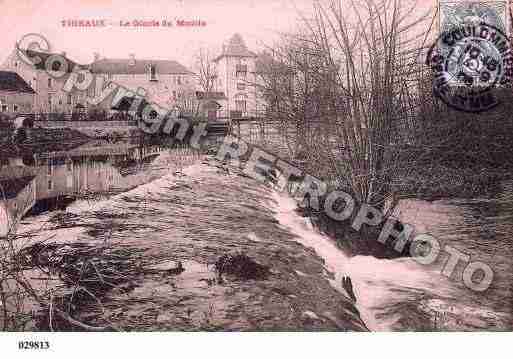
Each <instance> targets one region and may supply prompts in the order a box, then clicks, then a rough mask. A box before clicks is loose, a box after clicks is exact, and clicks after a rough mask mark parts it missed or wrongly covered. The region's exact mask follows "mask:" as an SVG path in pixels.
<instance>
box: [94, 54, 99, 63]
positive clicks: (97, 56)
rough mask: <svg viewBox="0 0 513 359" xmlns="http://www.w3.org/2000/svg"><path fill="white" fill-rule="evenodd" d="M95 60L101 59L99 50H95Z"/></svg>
mask: <svg viewBox="0 0 513 359" xmlns="http://www.w3.org/2000/svg"><path fill="white" fill-rule="evenodd" d="M93 55H94V61H95V62H96V61H99V60H100V53H99V52H95V53H94V54H93Z"/></svg>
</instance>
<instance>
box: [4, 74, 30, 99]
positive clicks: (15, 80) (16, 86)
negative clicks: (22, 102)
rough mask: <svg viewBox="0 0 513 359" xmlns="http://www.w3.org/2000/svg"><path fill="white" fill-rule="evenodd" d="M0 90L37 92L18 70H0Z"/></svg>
mask: <svg viewBox="0 0 513 359" xmlns="http://www.w3.org/2000/svg"><path fill="white" fill-rule="evenodd" d="M0 91H14V92H23V93H30V94H34V93H36V92H35V91H34V90H33V89H32V87H30V85H29V84H28V83H26V82H25V80H23V79H22V78H21V76H20V75H18V74H17V73H16V72H12V71H0Z"/></svg>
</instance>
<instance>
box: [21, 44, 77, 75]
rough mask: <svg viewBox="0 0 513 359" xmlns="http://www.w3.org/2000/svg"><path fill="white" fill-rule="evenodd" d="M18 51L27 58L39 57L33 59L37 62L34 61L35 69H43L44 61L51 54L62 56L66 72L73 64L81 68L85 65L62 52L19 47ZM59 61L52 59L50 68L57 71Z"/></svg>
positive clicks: (71, 69) (73, 66) (72, 67)
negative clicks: (65, 63) (65, 64)
mask: <svg viewBox="0 0 513 359" xmlns="http://www.w3.org/2000/svg"><path fill="white" fill-rule="evenodd" d="M19 51H21V52H23V53H25V55H26V56H27V57H28V58H29V59H31V60H32V59H34V60H36V59H37V58H38V57H39V59H40V60H39V61H37V60H36V61H34V62H37V63H34V66H35V67H36V69H38V70H45V69H46V68H45V64H46V61H47V60H48V58H49V57H51V56H60V57H61V58H64V60H65V61H66V62H67V64H68V67H67V68H66V72H72V71H73V69H74V68H75V66H78V67H81V68H86V66H84V65H80V64H78V63H76V62H75V61H73V60H71V59H69V58H68V57H66V56H65V55H63V54H59V53H51V52H41V51H35V50H23V49H19ZM60 66H61V64H60V62H59V61H54V62H52V67H53V68H52V70H53V71H59V70H60Z"/></svg>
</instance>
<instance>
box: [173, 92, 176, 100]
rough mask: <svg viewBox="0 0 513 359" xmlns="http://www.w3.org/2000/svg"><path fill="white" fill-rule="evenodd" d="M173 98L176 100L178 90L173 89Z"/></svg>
mask: <svg viewBox="0 0 513 359" xmlns="http://www.w3.org/2000/svg"><path fill="white" fill-rule="evenodd" d="M173 100H176V91H173Z"/></svg>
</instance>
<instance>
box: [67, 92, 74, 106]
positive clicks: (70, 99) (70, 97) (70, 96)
mask: <svg viewBox="0 0 513 359" xmlns="http://www.w3.org/2000/svg"><path fill="white" fill-rule="evenodd" d="M71 104H73V96H72V95H71V94H70V93H69V94H68V105H71Z"/></svg>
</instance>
